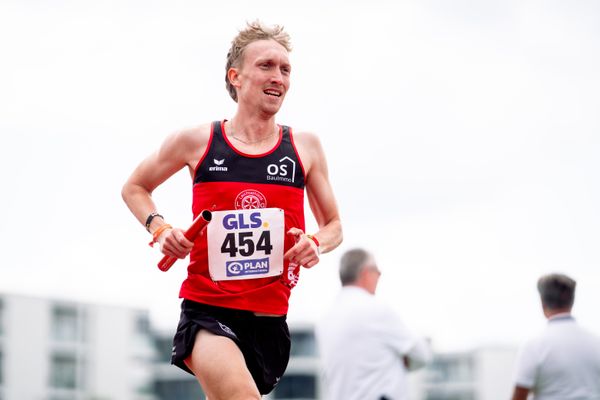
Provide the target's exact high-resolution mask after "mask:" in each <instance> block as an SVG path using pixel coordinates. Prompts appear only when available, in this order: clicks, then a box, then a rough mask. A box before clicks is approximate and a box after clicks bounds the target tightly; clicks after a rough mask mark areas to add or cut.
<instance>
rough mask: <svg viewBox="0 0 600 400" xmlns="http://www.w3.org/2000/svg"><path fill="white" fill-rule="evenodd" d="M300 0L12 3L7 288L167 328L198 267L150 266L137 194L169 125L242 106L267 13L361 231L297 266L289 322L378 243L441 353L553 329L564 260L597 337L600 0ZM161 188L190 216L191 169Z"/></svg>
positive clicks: (390, 284) (296, 102)
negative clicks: (131, 314) (229, 83)
mask: <svg viewBox="0 0 600 400" xmlns="http://www.w3.org/2000/svg"><path fill="white" fill-rule="evenodd" d="M287 3H288V2H281V1H256V2H247V1H232V2H197V1H179V2H166V1H112V2H111V1H106V2H96V1H77V2H67V1H52V2H42V1H11V0H3V1H2V2H0V60H1V61H0V174H1V175H0V177H1V180H2V192H1V193H2V194H1V196H0V213H1V220H2V222H1V223H0V243H2V244H1V246H2V254H3V257H2V261H1V263H0V292H8V293H18V294H28V295H34V296H43V297H53V298H64V299H75V300H81V301H87V302H99V303H108V304H124V305H129V306H135V307H143V308H147V309H149V310H150V311H151V316H152V319H153V323H154V324H155V325H156V326H158V327H160V328H161V329H165V330H172V329H174V327H175V325H176V323H177V320H178V312H179V311H178V304H179V300H178V299H177V294H178V290H179V285H180V283H181V281H182V280H183V279H184V277H185V273H186V272H185V267H186V262H183V261H179V262H178V263H177V264H176V265H175V267H174V268H173V269H172V270H171V271H169V272H168V273H162V272H160V271H159V270H158V269H157V268H156V262H157V261H158V260H159V259H160V255H159V254H158V253H157V252H156V251H155V250H152V249H150V248H149V247H148V246H147V244H146V243H147V242H148V239H149V238H148V235H147V233H146V232H145V230H144V228H143V227H141V226H140V225H138V224H137V222H136V221H135V219H134V218H133V216H132V215H131V214H130V213H129V211H128V210H127V208H126V207H125V205H124V203H123V202H122V200H121V197H120V190H121V186H122V184H123V183H124V181H125V180H126V179H127V177H128V175H129V174H130V173H131V171H132V170H133V168H134V167H135V166H136V165H137V164H138V163H139V162H140V161H141V160H142V159H143V158H144V157H145V156H147V155H148V154H150V153H151V152H152V151H154V150H155V149H156V148H157V147H158V146H159V145H160V143H161V142H162V140H163V139H164V138H165V136H166V135H168V134H169V133H171V132H173V131H176V130H179V129H182V128H185V127H189V126H193V125H196V124H200V123H204V122H208V121H211V120H217V119H222V118H231V117H232V116H233V114H234V112H235V103H234V102H233V101H232V100H231V99H230V98H229V96H228V94H227V92H226V90H225V88H224V64H225V54H226V52H227V49H228V47H229V44H230V41H231V39H232V38H233V37H234V36H235V35H236V33H237V30H238V29H240V28H242V27H243V26H244V23H245V21H247V20H254V19H256V18H260V19H261V20H263V21H264V22H267V23H280V24H283V25H285V27H286V28H287V30H288V32H289V33H290V34H291V36H292V41H293V45H294V50H293V52H292V53H291V62H292V65H293V73H292V85H291V90H290V92H289V93H288V96H287V98H286V101H285V103H284V106H283V108H282V110H281V112H280V114H279V116H278V120H279V122H280V123H285V124H288V125H291V126H292V127H294V128H295V129H296V130H305V129H307V130H312V131H314V132H316V133H317V134H318V135H319V136H320V137H321V140H322V142H323V146H324V148H325V151H326V153H327V157H328V163H329V169H330V178H331V182H332V184H333V187H334V190H335V193H336V196H337V200H338V203H339V207H340V211H341V214H342V220H343V226H344V233H345V241H344V243H343V244H342V246H341V247H340V248H339V249H338V250H336V251H335V252H333V253H331V254H327V255H325V256H323V257H322V262H321V263H320V264H319V265H318V266H317V267H315V268H314V269H312V270H310V271H306V270H305V271H303V275H302V277H301V281H300V284H299V286H298V287H297V288H296V289H295V290H294V293H293V295H292V301H291V308H290V320H291V321H294V322H296V321H309V322H310V321H315V320H316V319H318V318H319V316H320V315H322V313H323V311H324V310H325V309H327V307H328V306H329V305H330V304H331V302H332V300H333V298H334V296H335V294H336V292H337V290H338V288H339V284H338V282H337V276H336V268H337V262H338V260H339V257H340V255H341V254H342V252H343V250H345V249H348V248H350V247H353V246H364V247H366V248H368V249H370V250H372V251H373V252H374V253H375V255H376V259H377V261H378V263H379V265H380V268H381V269H382V270H383V276H382V279H381V283H380V289H379V293H378V296H379V297H380V298H381V300H382V301H385V302H387V303H389V304H391V305H392V306H393V307H394V308H395V309H396V310H397V311H398V313H400V315H401V317H402V318H403V319H404V321H405V323H406V324H407V325H409V326H410V327H412V328H413V329H414V330H415V331H417V332H420V333H423V334H425V335H427V336H429V337H431V338H432V340H433V343H434V345H435V346H436V348H438V349H440V350H456V349H469V348H473V347H476V346H480V345H486V344H508V345H518V344H519V343H520V342H522V341H523V340H524V339H525V338H526V337H528V336H530V335H531V334H533V333H535V332H537V331H538V330H539V329H541V327H542V326H543V317H542V315H541V312H540V306H539V304H538V300H537V295H536V292H535V282H536V280H537V278H538V277H539V276H540V275H541V274H543V273H547V272H554V271H560V272H564V273H567V274H569V275H571V276H572V277H574V278H575V279H576V280H577V281H578V295H577V300H576V306H575V310H574V314H575V316H576V317H577V318H578V319H579V321H580V322H581V324H582V325H584V326H586V327H588V328H590V329H592V330H594V331H596V332H598V333H600V317H598V311H597V307H598V305H599V304H600V268H599V265H600V253H599V248H600V247H599V245H598V243H599V242H600V211H599V204H600V182H599V179H598V171H600V161H599V158H600V157H599V154H600V113H599V112H598V111H599V110H600V96H599V95H598V94H599V93H600V74H598V71H600V24H598V21H599V18H600V5H599V4H600V3H598V2H596V1H569V2H565V1H562V0H561V1H558V0H544V1H541V0H540V1H527V0H525V1H517V0H514V1H511V0H508V1H507V0H497V1H467V0H460V1H452V2H447V1H442V0H439V1H436V0H430V1H416V0H415V1H406V2H389V3H387V2H381V1H344V2H341V1H340V2H330V3H324V2H310V1H308V2H307V1H303V2H295V3H293V5H291V4H287ZM155 200H156V202H157V204H158V207H159V210H160V212H161V213H162V214H163V215H165V216H166V217H167V219H168V221H169V222H170V223H172V224H174V225H179V226H182V227H185V226H187V225H188V224H189V222H190V220H191V181H190V177H189V175H188V174H187V173H186V172H181V173H179V174H177V175H176V176H174V177H173V178H172V179H171V180H170V181H169V182H167V183H166V184H165V185H164V186H163V187H161V188H159V189H158V190H157V191H156V192H155ZM307 220H308V221H307V222H308V226H309V227H311V228H309V230H311V229H312V230H314V227H315V223H314V221H313V220H312V217H310V214H309V213H307Z"/></svg>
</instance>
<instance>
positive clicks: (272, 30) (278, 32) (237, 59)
mask: <svg viewBox="0 0 600 400" xmlns="http://www.w3.org/2000/svg"><path fill="white" fill-rule="evenodd" d="M269 39H270V40H275V41H276V42H277V43H279V44H280V45H282V46H283V47H285V49H286V50H287V51H292V45H291V43H290V35H288V34H287V33H286V32H285V31H284V30H283V26H280V25H273V26H266V25H263V24H262V23H261V22H260V21H258V20H256V21H254V22H247V23H246V29H243V30H241V31H240V32H239V33H238V35H237V36H236V37H235V38H234V39H233V40H232V41H231V48H230V49H229V51H228V52H227V63H226V64H225V87H226V88H227V91H228V92H229V95H230V96H231V98H232V99H233V100H234V101H235V102H236V103H237V91H236V90H235V87H233V85H232V84H231V82H230V81H229V77H228V76H227V72H228V71H229V69H230V68H232V67H239V66H240V65H241V63H242V61H243V56H244V50H245V49H246V47H248V45H249V44H250V43H252V42H256V41H258V40H269Z"/></svg>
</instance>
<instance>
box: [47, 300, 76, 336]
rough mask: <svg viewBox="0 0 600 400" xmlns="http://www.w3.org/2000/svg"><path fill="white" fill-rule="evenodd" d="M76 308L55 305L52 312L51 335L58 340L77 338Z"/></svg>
mask: <svg viewBox="0 0 600 400" xmlns="http://www.w3.org/2000/svg"><path fill="white" fill-rule="evenodd" d="M77 328H78V326H77V308H75V307H65V306H56V307H54V310H53V312H52V337H53V338H54V339H56V340H59V341H76V340H77V331H78V330H77Z"/></svg>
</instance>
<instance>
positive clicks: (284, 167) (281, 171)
mask: <svg viewBox="0 0 600 400" xmlns="http://www.w3.org/2000/svg"><path fill="white" fill-rule="evenodd" d="M295 179H296V161H294V160H292V159H291V158H289V157H288V156H285V157H283V158H282V159H281V160H279V162H278V163H273V164H269V165H267V180H268V181H275V182H288V183H294V180H295Z"/></svg>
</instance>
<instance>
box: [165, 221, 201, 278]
mask: <svg viewBox="0 0 600 400" xmlns="http://www.w3.org/2000/svg"><path fill="white" fill-rule="evenodd" d="M211 219H212V213H211V212H210V211H208V210H202V212H201V213H200V215H198V216H197V217H196V219H195V220H194V222H192V225H190V227H189V228H188V230H187V231H185V232H184V233H183V236H185V238H186V239H187V240H189V241H192V242H193V241H194V240H196V237H197V236H198V234H199V233H200V232H202V230H203V229H204V228H205V227H206V225H208V223H209V222H210V220H211ZM175 261H177V258H176V257H171V256H164V257H163V258H162V260H160V261H159V263H158V269H160V270H161V271H165V272H166V271H168V270H169V268H171V267H172V266H173V264H175Z"/></svg>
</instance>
